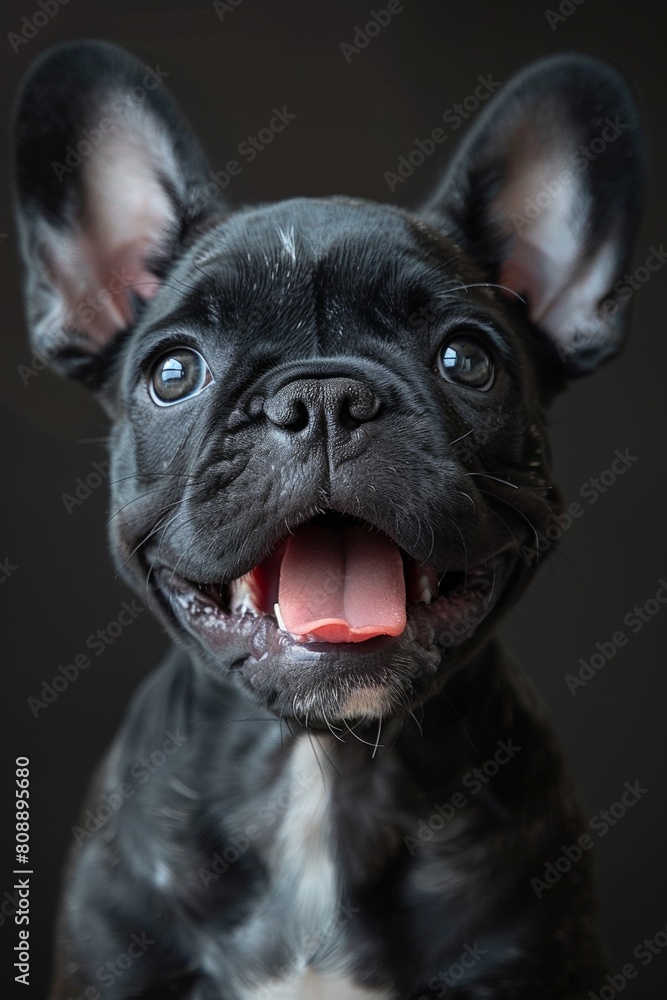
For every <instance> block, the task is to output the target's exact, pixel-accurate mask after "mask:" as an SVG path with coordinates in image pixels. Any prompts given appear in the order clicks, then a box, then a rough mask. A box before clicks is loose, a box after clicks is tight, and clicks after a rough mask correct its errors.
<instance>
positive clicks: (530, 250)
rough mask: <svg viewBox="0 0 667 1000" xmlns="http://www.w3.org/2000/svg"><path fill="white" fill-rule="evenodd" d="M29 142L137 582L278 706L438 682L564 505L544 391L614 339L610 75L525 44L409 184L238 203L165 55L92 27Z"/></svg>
mask: <svg viewBox="0 0 667 1000" xmlns="http://www.w3.org/2000/svg"><path fill="white" fill-rule="evenodd" d="M276 127H278V125H277V126H276ZM16 157H17V174H16V178H17V181H16V187H17V201H18V215H19V229H20V236H21V243H22V252H23V256H24V260H25V264H26V269H27V282H26V300H27V312H28V324H29V327H30V330H31V334H32V337H33V345H34V348H35V350H36V352H37V353H38V354H40V355H42V356H45V357H47V358H49V360H50V361H51V362H52V364H53V366H54V367H55V368H57V369H58V370H60V371H63V372H66V373H67V374H69V375H71V376H73V377H75V378H78V379H80V380H82V381H84V382H85V383H87V384H88V385H89V386H90V387H91V388H92V389H93V390H94V391H95V392H96V393H97V394H98V396H99V398H100V400H101V402H102V404H103V405H104V407H105V408H106V409H107V411H108V412H109V414H110V415H111V417H112V420H113V428H112V434H111V454H112V474H111V479H112V483H113V485H112V493H113V496H112V513H113V516H112V518H111V536H112V545H113V551H114V555H115V559H116V561H117V564H118V566H119V567H120V569H121V570H122V572H123V574H124V575H125V577H126V578H127V579H128V580H129V582H130V583H131V584H132V585H133V586H134V587H135V589H137V590H138V591H139V593H141V594H144V595H145V594H146V591H147V590H148V591H149V592H150V593H151V594H152V595H154V600H153V605H154V606H155V605H157V608H158V613H159V615H160V616H161V617H162V619H163V620H164V621H165V622H167V623H168V626H169V628H170V629H171V631H172V632H173V634H174V635H175V636H176V637H177V638H178V639H179V641H180V642H182V643H184V644H186V645H187V646H188V647H190V649H191V651H192V655H193V657H194V659H195V661H196V662H197V663H199V664H200V665H202V666H203V667H204V668H205V669H207V670H208V671H209V672H210V673H211V674H213V675H214V676H216V677H220V678H228V677H233V678H235V680H236V682H237V683H238V684H240V685H241V686H242V688H243V689H244V690H245V692H246V693H247V695H248V696H249V697H250V698H251V699H253V700H254V701H255V702H256V703H258V704H260V705H262V706H264V707H268V708H269V709H271V710H272V711H273V712H275V713H277V714H280V715H283V716H289V717H294V718H296V719H298V720H299V721H301V722H308V723H310V724H313V725H317V726H319V725H322V724H324V723H326V722H330V723H335V722H337V721H340V720H342V719H348V720H349V719H351V718H360V717H361V718H366V719H371V718H378V717H380V716H382V715H387V714H391V713H400V712H402V711H403V710H404V709H405V708H406V707H408V706H412V705H414V704H416V703H417V702H419V701H423V700H424V699H426V698H427V697H429V696H430V695H431V694H432V693H433V692H434V691H436V690H438V689H439V688H441V687H442V685H443V683H444V681H445V680H446V678H447V677H448V676H449V675H450V674H451V673H452V672H453V671H454V670H456V669H457V668H459V667H460V666H461V665H462V664H463V663H465V662H466V660H468V659H470V657H471V656H472V655H473V653H474V652H475V650H477V649H478V648H479V647H480V644H481V643H483V642H484V640H485V639H486V637H487V636H488V634H489V632H490V630H491V629H492V628H493V627H494V624H495V622H496V620H497V618H498V616H499V615H500V614H501V613H502V611H503V610H504V608H506V607H507V605H508V604H509V602H510V601H511V600H513V599H514V598H515V596H516V595H517V594H518V592H519V591H520V590H521V589H522V587H523V586H524V584H525V582H526V580H527V579H528V578H529V576H530V574H531V572H532V570H533V569H534V568H535V566H536V565H537V563H538V559H537V556H538V554H539V548H540V538H543V537H544V532H545V531H546V530H547V529H548V528H549V527H550V526H551V524H552V518H553V516H554V514H555V513H557V512H558V511H559V509H560V497H559V493H558V491H557V488H556V487H555V485H554V483H553V481H552V475H551V470H550V462H549V451H548V443H547V438H546V434H545V421H544V412H543V411H544V407H545V404H546V403H548V401H549V400H550V398H551V397H552V396H553V394H554V393H555V392H556V391H557V390H558V389H559V388H560V387H561V386H562V385H563V384H564V382H565V380H566V378H568V377H571V376H574V375H578V374H583V373H585V372H587V371H589V370H591V369H593V368H594V367H595V366H596V365H597V364H598V363H599V362H601V361H602V360H603V359H605V358H607V357H608V356H610V355H612V354H613V353H614V352H615V351H616V350H617V349H618V348H619V346H620V344H621V341H622V337H623V332H624V326H625V324H626V319H627V317H626V312H627V309H626V306H627V302H626V301H624V299H625V298H626V297H627V296H626V294H625V292H624V289H625V286H623V285H622V284H619V278H620V275H621V274H622V272H623V268H624V266H625V264H626V261H627V256H628V253H629V249H630V243H631V239H632V236H633V233H634V229H635V225H636V221H637V213H638V202H639V188H640V182H641V174H642V153H641V143H640V138H639V128H638V124H637V114H636V110H635V107H634V103H633V101H632V98H631V96H630V95H629V93H628V90H627V88H626V87H625V85H624V84H623V82H622V81H621V80H620V79H619V77H618V76H617V75H616V74H615V73H614V72H613V71H612V70H610V69H609V68H608V67H606V66H604V65H601V64H600V63H597V62H595V61H592V60H589V59H587V58H584V57H580V56H563V57H557V58H554V59H550V60H546V61H544V62H540V63H537V64H535V65H533V66H531V67H529V68H528V69H527V70H525V71H524V72H523V73H522V74H520V75H519V76H517V77H516V78H515V79H514V80H512V81H511V82H510V83H509V84H508V85H506V86H505V87H504V88H503V89H502V91H501V92H500V94H499V95H498V96H497V97H496V98H494V99H493V100H492V101H491V102H490V103H489V106H488V108H487V109H486V110H485V111H484V113H483V114H482V115H480V117H479V120H478V122H477V124H476V125H475V126H474V128H473V129H472V130H471V131H470V133H469V135H468V137H467V140H466V141H465V142H464V144H463V146H462V148H461V149H460V151H459V153H458V155H457V157H456V158H455V160H454V162H453V164H452V165H451V166H450V168H449V170H448V172H447V174H446V176H445V178H444V181H443V182H442V184H441V186H440V188H439V190H438V191H437V192H436V195H435V197H434V198H433V199H432V200H431V201H430V203H429V204H428V205H426V206H425V207H424V208H423V209H421V210H420V211H418V212H408V211H401V210H398V209H396V208H393V207H388V206H384V205H378V204H374V203H370V202H367V201H361V200H359V201H357V200H352V199H348V198H327V199H321V200H320V199H297V200H293V201H288V202H282V203H279V204H276V205H269V206H260V207H258V208H253V209H243V210H242V211H237V212H232V210H231V209H230V207H229V206H228V205H227V204H226V203H225V202H224V201H223V200H222V199H221V197H220V195H219V191H218V186H217V185H216V183H215V181H214V180H212V174H211V173H210V172H209V169H208V167H207V166H206V164H205V161H204V159H203V156H202V154H201V152H200V150H199V148H198V146H197V145H196V143H195V142H194V141H193V139H192V138H191V137H190V136H189V134H188V132H187V130H186V129H185V128H184V126H183V124H182V123H181V121H180V118H179V116H178V114H177V112H176V110H175V108H174V106H173V104H172V102H171V100H170V99H169V97H168V95H167V94H166V93H165V91H164V87H163V85H162V83H161V81H160V80H159V77H158V75H156V74H155V73H154V72H153V73H151V72H150V71H148V70H147V68H146V67H145V66H143V65H142V64H141V63H139V62H138V61H137V60H136V59H135V58H134V57H132V56H130V55H128V54H127V53H125V52H123V51H122V50H119V49H117V48H115V47H113V46H110V45H106V44H103V43H89V42H86V43H77V44H72V45H67V46H64V47H60V48H58V49H55V50H52V51H51V52H49V53H47V54H46V56H45V57H43V58H42V59H41V60H39V61H38V62H37V64H36V65H35V67H34V68H33V70H32V72H31V74H30V76H29V78H28V80H27V82H26V84H25V87H24V90H23V92H22V95H21V97H20V100H19V103H18V107H17V112H16Z"/></svg>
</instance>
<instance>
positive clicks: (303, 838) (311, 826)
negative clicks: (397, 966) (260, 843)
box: [239, 739, 390, 1000]
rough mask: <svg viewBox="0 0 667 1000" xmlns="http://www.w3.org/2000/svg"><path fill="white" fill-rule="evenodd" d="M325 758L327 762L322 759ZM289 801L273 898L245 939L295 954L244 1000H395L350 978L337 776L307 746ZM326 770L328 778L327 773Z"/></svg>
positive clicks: (243, 990)
mask: <svg viewBox="0 0 667 1000" xmlns="http://www.w3.org/2000/svg"><path fill="white" fill-rule="evenodd" d="M318 756H320V755H318ZM290 768H291V772H290V795H289V802H288V805H287V807H286V810H285V813H284V815H283V817H282V819H281V823H280V828H279V830H278V831H277V834H276V839H275V842H274V845H273V849H272V853H271V857H270V862H269V864H270V869H271V881H272V885H273V893H272V897H271V900H270V901H268V902H267V906H266V907H265V908H263V909H262V910H261V911H260V912H259V913H258V914H257V915H256V917H255V919H254V921H252V925H251V926H250V927H248V926H246V928H245V931H244V932H242V933H243V934H244V937H245V939H246V941H248V940H249V939H250V940H252V939H255V940H256V941H257V942H258V943H259V941H260V940H262V939H264V940H266V938H267V937H268V938H269V939H270V938H274V937H275V935H276V934H278V935H280V937H281V938H282V940H283V941H284V942H285V944H286V946H287V950H288V952H289V954H290V955H291V962H290V969H289V970H288V971H286V972H285V973H284V974H283V975H282V976H281V977H280V978H273V977H267V978H266V979H263V980H262V981H261V982H258V983H255V984H253V985H249V984H248V983H245V984H243V985H242V986H241V987H240V989H239V997H241V998H242V1000H302V998H303V1000H390V994H389V993H387V992H386V991H384V990H381V991H378V990H375V989H366V988H364V987H361V986H359V985H357V984H356V983H355V982H354V981H353V979H352V977H351V976H350V975H349V965H350V962H349V955H348V948H347V945H346V940H347V939H346V926H345V925H346V923H347V920H348V917H347V915H346V911H345V908H344V907H343V906H341V900H340V886H339V882H338V876H337V871H336V866H335V863H334V850H333V844H332V840H331V819H330V784H331V773H330V769H329V765H328V761H327V760H326V758H324V759H321V760H320V761H319V763H318V759H317V758H316V756H315V749H314V747H313V746H312V745H311V744H310V742H309V741H308V740H306V739H301V740H299V742H298V744H297V746H296V747H295V748H294V753H293V756H292V761H291V764H290ZM322 768H323V769H324V773H323V771H322Z"/></svg>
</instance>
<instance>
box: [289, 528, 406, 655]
mask: <svg viewBox="0 0 667 1000" xmlns="http://www.w3.org/2000/svg"><path fill="white" fill-rule="evenodd" d="M278 603H279V604H280V611H281V613H282V616H283V620H284V622H285V626H286V628H287V629H288V631H289V632H292V633H293V634H294V635H299V636H301V635H312V636H317V638H318V639H321V640H323V641H324V642H362V641H363V640H364V639H370V638H371V636H374V635H400V634H401V632H402V631H403V629H404V628H405V620H406V619H405V578H404V575H403V560H402V558H401V553H400V551H399V549H398V546H397V545H396V544H395V543H394V542H392V541H391V540H390V539H389V538H387V536H386V535H381V534H380V533H379V532H373V531H369V530H368V529H366V530H364V529H363V528H362V527H361V526H359V527H357V526H354V527H351V528H346V529H345V530H344V531H332V529H331V528H325V527H322V526H320V525H314V524H311V525H306V526H305V527H303V528H300V529H299V530H298V531H297V533H296V534H295V535H291V536H290V538H289V540H288V542H287V546H286V549H285V555H284V557H283V561H282V564H281V567H280V584H279V588H278Z"/></svg>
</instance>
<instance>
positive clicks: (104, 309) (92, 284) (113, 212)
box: [47, 115, 176, 347]
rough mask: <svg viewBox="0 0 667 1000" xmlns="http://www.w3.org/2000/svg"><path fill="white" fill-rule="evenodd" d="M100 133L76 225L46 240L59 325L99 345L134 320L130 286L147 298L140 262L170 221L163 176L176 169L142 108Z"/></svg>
mask: <svg viewBox="0 0 667 1000" xmlns="http://www.w3.org/2000/svg"><path fill="white" fill-rule="evenodd" d="M132 124H133V127H128V128H126V129H123V130H121V129H120V128H119V129H117V130H116V131H115V132H113V133H112V134H110V135H109V136H107V138H106V139H105V141H104V143H103V144H102V145H101V146H100V147H99V148H98V149H97V150H96V152H95V155H94V156H92V157H91V158H90V159H89V160H88V161H87V162H86V163H85V164H83V165H82V167H80V168H79V169H83V170H85V183H84V191H85V208H84V212H83V217H82V219H81V222H80V225H79V228H78V229H77V230H76V231H75V232H74V233H72V234H71V235H70V237H69V239H67V240H66V241H63V239H62V237H59V238H58V241H57V242H56V240H55V237H50V238H49V239H48V244H49V246H48V247H47V252H48V256H49V260H50V264H51V270H52V272H53V278H54V282H55V284H56V285H58V286H59V287H60V289H61V290H62V301H61V307H62V312H63V321H64V325H65V327H69V328H72V327H73V328H74V329H76V330H78V331H79V332H80V333H82V334H84V336H86V337H88V338H89V339H90V340H92V341H93V342H94V343H95V344H96V345H97V346H98V347H103V346H104V345H105V344H106V343H107V342H108V341H109V340H110V339H111V338H112V336H113V335H114V334H115V333H117V332H118V331H120V330H123V329H125V328H126V327H127V326H128V325H129V324H130V323H131V322H132V319H133V311H132V306H131V295H130V292H131V291H132V292H135V293H136V294H137V295H139V296H140V297H141V298H142V299H145V300H148V299H151V298H153V297H154V296H155V295H156V294H157V292H158V291H159V288H160V282H159V280H158V278H157V276H156V275H155V274H154V273H153V271H151V269H150V268H149V267H148V266H147V263H146V261H147V260H148V259H150V258H151V257H153V256H154V255H155V254H156V253H159V251H160V249H161V247H162V246H163V245H164V243H165V240H166V236H167V234H168V232H169V230H170V229H171V228H172V227H173V225H174V222H175V215H174V208H173V205H172V203H171V201H170V199H169V197H168V196H167V194H166V191H165V188H164V185H163V183H162V177H163V176H164V175H165V174H166V175H171V176H172V177H174V176H176V166H175V163H174V154H173V149H172V147H171V144H170V143H169V141H168V139H167V137H166V136H165V135H164V134H163V133H162V132H161V131H160V129H159V127H158V126H157V124H156V123H155V121H154V120H153V119H152V118H150V117H149V116H146V115H144V116H143V117H142V118H140V119H139V120H138V121H133V123H132Z"/></svg>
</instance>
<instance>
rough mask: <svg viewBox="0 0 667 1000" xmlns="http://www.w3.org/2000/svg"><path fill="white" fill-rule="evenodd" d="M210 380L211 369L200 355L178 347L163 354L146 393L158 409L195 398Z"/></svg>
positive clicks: (211, 377)
mask: <svg viewBox="0 0 667 1000" xmlns="http://www.w3.org/2000/svg"><path fill="white" fill-rule="evenodd" d="M212 381H213V376H212V375H211V370H210V368H209V367H208V365H207V364H206V362H205V361H204V359H203V358H202V356H201V354H198V353H197V351H193V350H192V349H191V348H189V347H179V348H176V350H174V351H169V353H168V354H163V355H162V357H161V358H160V360H159V361H158V362H157V363H156V364H155V365H154V367H153V370H152V372H151V376H150V380H149V383H148V391H149V392H150V395H151V399H152V400H153V402H154V403H157V405H158V406H169V405H171V403H182V402H183V400H184V399H190V398H191V397H192V396H196V395H197V394H198V393H200V392H201V391H202V389H205V388H206V386H207V385H210V384H211V382H212Z"/></svg>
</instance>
